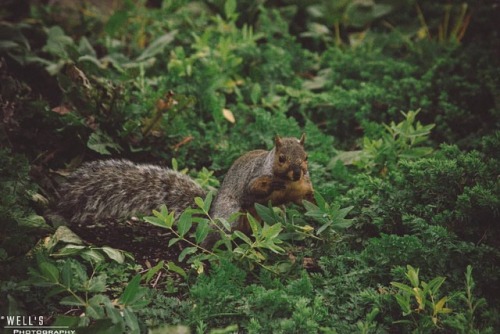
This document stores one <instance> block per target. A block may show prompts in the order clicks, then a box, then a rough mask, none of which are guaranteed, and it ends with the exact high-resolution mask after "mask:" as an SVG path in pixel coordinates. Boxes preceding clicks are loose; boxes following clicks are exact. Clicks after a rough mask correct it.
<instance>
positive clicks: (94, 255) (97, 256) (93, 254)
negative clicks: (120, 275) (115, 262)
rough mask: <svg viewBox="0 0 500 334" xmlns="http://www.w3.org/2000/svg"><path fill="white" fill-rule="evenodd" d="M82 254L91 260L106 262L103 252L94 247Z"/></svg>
mask: <svg viewBox="0 0 500 334" xmlns="http://www.w3.org/2000/svg"><path fill="white" fill-rule="evenodd" d="M81 254H82V257H83V258H84V259H85V260H87V261H90V262H95V263H101V262H104V261H105V260H106V259H105V258H104V256H103V255H102V254H101V253H99V252H98V251H96V250H94V249H88V250H85V251H83V252H82V253H81Z"/></svg>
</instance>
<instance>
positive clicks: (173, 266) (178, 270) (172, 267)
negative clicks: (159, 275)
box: [167, 261, 187, 279]
mask: <svg viewBox="0 0 500 334" xmlns="http://www.w3.org/2000/svg"><path fill="white" fill-rule="evenodd" d="M167 268H168V270H170V271H173V272H174V273H176V274H179V275H180V276H181V277H182V278H184V279H187V274H186V272H185V271H184V269H182V268H181V267H179V266H178V265H176V264H175V263H173V262H171V261H170V262H168V263H167Z"/></svg>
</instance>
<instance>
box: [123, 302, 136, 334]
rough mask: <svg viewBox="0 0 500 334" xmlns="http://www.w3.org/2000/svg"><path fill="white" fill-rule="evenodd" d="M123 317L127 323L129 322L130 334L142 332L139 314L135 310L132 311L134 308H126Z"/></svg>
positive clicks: (128, 331)
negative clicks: (138, 318)
mask: <svg viewBox="0 0 500 334" xmlns="http://www.w3.org/2000/svg"><path fill="white" fill-rule="evenodd" d="M123 319H124V320H125V323H126V324H127V327H128V330H127V333H130V334H139V333H140V328H139V321H138V320H137V316H136V315H135V313H134V312H132V310H130V309H128V308H125V309H124V310H123Z"/></svg>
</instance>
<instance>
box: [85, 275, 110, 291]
mask: <svg viewBox="0 0 500 334" xmlns="http://www.w3.org/2000/svg"><path fill="white" fill-rule="evenodd" d="M106 278H107V276H106V274H101V275H98V276H94V277H92V278H91V279H90V280H89V281H88V284H87V291H89V292H104V291H106Z"/></svg>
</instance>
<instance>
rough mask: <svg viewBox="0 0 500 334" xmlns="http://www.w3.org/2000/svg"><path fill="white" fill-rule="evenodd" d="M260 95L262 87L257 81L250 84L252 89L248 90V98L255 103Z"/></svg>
mask: <svg viewBox="0 0 500 334" xmlns="http://www.w3.org/2000/svg"><path fill="white" fill-rule="evenodd" d="M261 96H262V88H261V87H260V85H259V84H258V83H254V84H253V85H252V90H251V91H250V100H251V101H252V103H253V104H257V103H258V102H259V101H260V98H261Z"/></svg>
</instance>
